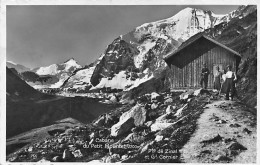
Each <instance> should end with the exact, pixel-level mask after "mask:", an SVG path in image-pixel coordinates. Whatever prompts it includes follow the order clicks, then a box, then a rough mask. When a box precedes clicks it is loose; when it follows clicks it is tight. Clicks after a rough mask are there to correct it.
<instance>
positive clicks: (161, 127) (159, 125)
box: [151, 122, 174, 132]
mask: <svg viewBox="0 0 260 165" xmlns="http://www.w3.org/2000/svg"><path fill="white" fill-rule="evenodd" d="M172 124H174V123H158V122H156V123H154V124H152V125H151V131H152V132H155V131H161V130H164V129H165V128H167V127H169V126H170V125H172Z"/></svg>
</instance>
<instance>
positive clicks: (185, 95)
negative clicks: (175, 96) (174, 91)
mask: <svg viewBox="0 0 260 165" xmlns="http://www.w3.org/2000/svg"><path fill="white" fill-rule="evenodd" d="M193 92H194V91H193V90H189V91H187V92H184V93H182V94H181V95H180V100H187V99H188V98H191V97H192V96H193Z"/></svg>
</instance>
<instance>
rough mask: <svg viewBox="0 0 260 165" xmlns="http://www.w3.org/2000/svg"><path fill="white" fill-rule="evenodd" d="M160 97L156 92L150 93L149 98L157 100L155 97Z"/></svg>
mask: <svg viewBox="0 0 260 165" xmlns="http://www.w3.org/2000/svg"><path fill="white" fill-rule="evenodd" d="M158 97H160V95H159V94H158V93H156V92H153V93H151V100H157V98H158Z"/></svg>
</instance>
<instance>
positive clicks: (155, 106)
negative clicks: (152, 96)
mask: <svg viewBox="0 0 260 165" xmlns="http://www.w3.org/2000/svg"><path fill="white" fill-rule="evenodd" d="M158 106H159V104H156V103H153V104H152V105H151V109H152V110H154V109H156V108H158Z"/></svg>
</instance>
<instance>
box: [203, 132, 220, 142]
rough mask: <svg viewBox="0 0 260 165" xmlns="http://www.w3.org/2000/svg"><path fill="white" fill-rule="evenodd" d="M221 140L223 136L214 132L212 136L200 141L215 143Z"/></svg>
mask: <svg viewBox="0 0 260 165" xmlns="http://www.w3.org/2000/svg"><path fill="white" fill-rule="evenodd" d="M221 140H223V137H222V136H220V135H219V134H215V135H213V136H212V137H209V138H208V139H205V140H202V141H201V143H216V142H219V141H221Z"/></svg>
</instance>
